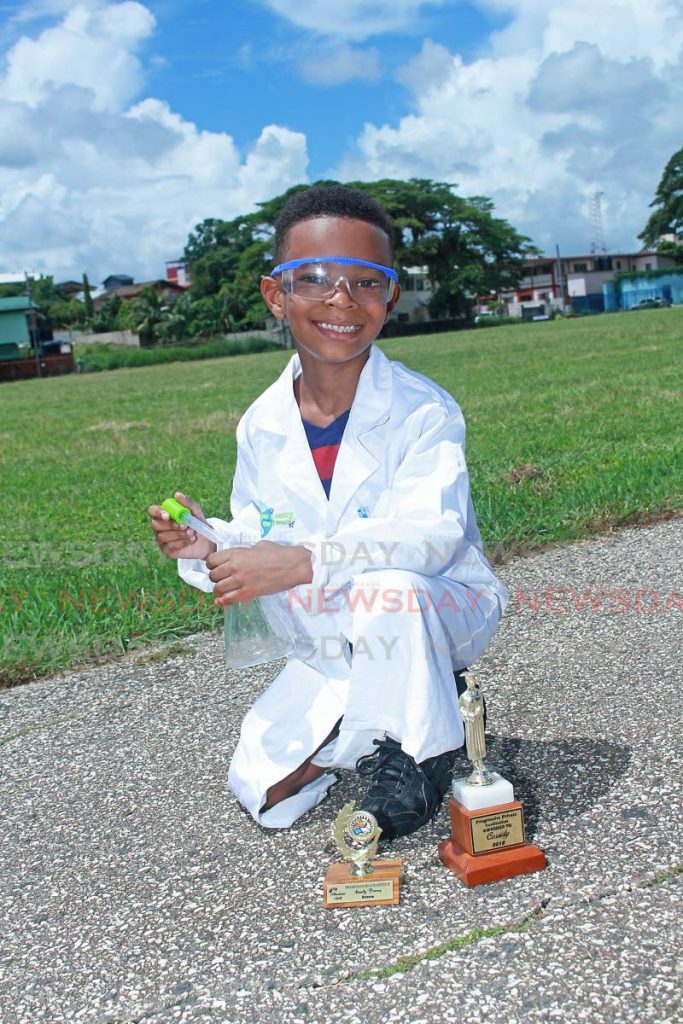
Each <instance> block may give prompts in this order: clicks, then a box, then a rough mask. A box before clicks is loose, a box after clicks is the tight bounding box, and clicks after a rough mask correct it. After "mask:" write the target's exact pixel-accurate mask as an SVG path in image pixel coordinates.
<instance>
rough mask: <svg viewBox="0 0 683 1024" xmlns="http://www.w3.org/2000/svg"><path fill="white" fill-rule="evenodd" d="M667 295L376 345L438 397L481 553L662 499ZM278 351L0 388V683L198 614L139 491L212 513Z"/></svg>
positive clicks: (662, 508) (681, 362) (671, 347)
mask: <svg viewBox="0 0 683 1024" xmlns="http://www.w3.org/2000/svg"><path fill="white" fill-rule="evenodd" d="M682 339H683V309H680V308H673V309H662V310H652V311H647V312H645V311H643V312H638V313H623V314H614V315H611V316H598V317H593V318H586V319H581V320H559V321H553V322H547V323H538V324H528V325H524V326H511V327H498V328H487V329H480V330H476V331H463V332H460V333H457V334H447V335H431V336H427V337H423V338H410V339H402V340H395V341H390V342H386V343H383V348H384V350H385V351H386V352H387V354H388V355H389V356H390V357H392V358H395V359H399V360H401V361H403V362H405V363H407V364H408V365H409V366H410V367H412V368H414V369H416V370H419V371H420V372H422V373H425V374H427V375H428V376H430V377H432V378H434V379H435V380H437V381H438V382H439V383H440V384H442V385H443V386H444V387H445V388H446V389H447V390H449V391H450V392H451V393H452V394H454V395H455V397H456V398H457V400H458V401H459V403H460V405H461V406H462V408H463V410H464V413H465V417H466V420H467V423H468V448H467V456H468V464H469V468H470V474H471V478H472V492H473V497H474V503H475V507H476V510H477V516H478V519H479V525H480V528H481V531H482V535H483V537H484V541H485V544H486V546H487V549H488V551H489V553H490V554H491V555H492V556H493V557H494V559H495V560H499V559H501V558H503V557H505V556H506V555H507V554H510V553H514V552H515V551H520V550H524V549H527V548H529V547H532V546H536V545H542V544H544V543H548V542H551V541H567V540H571V539H573V538H578V537H583V536H586V535H588V534H590V533H592V532H597V531H601V530H605V529H607V528H609V527H611V526H615V525H621V524H626V523H632V522H636V521H639V520H645V519H647V518H649V517H651V516H653V515H658V514H661V513H663V512H666V511H667V510H671V509H680V507H681V504H682V501H681V488H680V484H681V469H682V467H683V458H682V452H681V430H680V426H681V418H680V410H681V397H682V386H681V377H682V366H683V359H682V358H681V356H682V348H683V341H682ZM288 357H289V354H288V353H284V352H276V353H265V354H261V355H249V356H234V357H232V358H228V359H217V360H208V361H205V362H197V363H175V364H172V365H162V366H152V367H145V368H143V369H126V370H115V371H111V372H108V373H99V374H93V375H88V374H85V375H78V376H69V377H62V378H56V379H52V380H42V381H26V382H22V383H17V384H4V385H0V410H1V414H0V415H1V419H0V433H1V434H2V449H1V453H2V454H1V455H0V458H1V460H2V462H1V464H2V483H3V486H2V513H1V515H2V556H3V558H2V573H3V580H2V593H1V597H0V600H1V601H2V605H1V607H0V630H1V634H0V635H1V636H2V642H1V647H0V680H1V683H2V685H5V686H7V685H12V684H14V683H17V682H21V681H25V680H27V679H30V678H35V677H37V676H39V675H42V674H45V673H48V672H50V671H54V670H56V669H59V668H64V667H67V666H73V665H77V664H83V663H86V662H88V661H92V660H93V659H99V658H103V657H111V656H113V655H115V654H116V653H121V652H124V651H127V650H129V649H131V648H135V647H146V646H150V645H153V644H154V643H155V642H159V641H161V640H179V639H180V638H182V637H183V636H184V635H187V634H189V633H192V632H196V631H197V630H199V629H203V628H215V627H217V626H218V625H219V623H220V621H221V620H220V614H221V613H220V612H218V611H217V610H215V609H214V608H213V607H212V605H211V601H210V598H209V597H208V596H207V595H203V594H200V592H199V591H195V590H193V589H191V588H189V587H187V586H186V585H185V584H183V583H181V582H180V581H179V580H178V577H177V575H176V569H175V564H174V563H172V562H171V561H170V560H168V559H164V558H163V557H162V556H161V555H160V554H159V553H158V552H157V550H156V547H155V545H154V542H153V539H152V535H151V531H150V529H149V526H148V520H147V515H146V507H147V505H148V504H150V503H151V502H156V501H159V500H161V499H163V498H164V497H166V496H168V495H170V494H172V493H173V492H174V491H175V490H183V491H185V492H186V493H188V494H191V495H193V496H194V497H195V498H197V499H198V500H199V501H200V502H201V503H202V505H203V507H204V510H205V511H206V513H207V514H208V515H211V514H215V515H223V516H225V515H226V513H227V506H228V497H229V493H230V484H231V478H232V471H233V467H234V458H235V442H234V431H235V426H236V423H237V421H238V418H239V416H240V415H241V414H242V413H243V412H244V410H245V409H246V408H247V406H248V405H249V403H250V402H251V401H252V400H253V399H254V398H255V397H256V396H257V395H258V394H259V393H260V392H261V391H262V390H263V389H264V388H265V387H266V386H267V385H268V384H269V383H270V382H271V381H272V380H273V379H274V378H275V376H276V375H277V374H278V372H279V371H280V370H281V368H282V367H283V366H284V364H285V362H286V360H287V359H288Z"/></svg>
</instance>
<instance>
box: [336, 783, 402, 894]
mask: <svg viewBox="0 0 683 1024" xmlns="http://www.w3.org/2000/svg"><path fill="white" fill-rule="evenodd" d="M381 831H382V830H381V828H379V826H378V824H377V822H376V820H375V818H374V817H373V815H372V814H370V813H369V812H368V811H362V810H360V811H356V810H354V804H353V803H350V804H346V805H345V806H344V807H342V809H341V811H340V812H339V814H338V815H337V818H336V821H335V823H334V833H333V834H334V839H335V842H336V844H337V849H338V850H339V852H340V853H341V854H342V856H345V857H349V858H350V859H349V861H347V862H345V863H343V864H331V865H330V867H329V869H328V872H327V874H326V876H325V881H324V883H323V905H324V906H325V907H327V908H328V909H333V908H336V907H369V906H375V907H378V906H379V907H381V906H391V905H393V904H396V903H398V902H399V899H400V880H401V872H402V869H403V861H400V860H376V861H373V859H372V858H373V857H374V856H375V853H376V852H377V843H378V842H379V837H380V833H381Z"/></svg>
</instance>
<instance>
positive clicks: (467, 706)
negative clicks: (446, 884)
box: [439, 672, 545, 886]
mask: <svg viewBox="0 0 683 1024" xmlns="http://www.w3.org/2000/svg"><path fill="white" fill-rule="evenodd" d="M465 678H466V679H467V690H466V691H465V693H463V695H462V697H461V698H460V710H461V712H462V716H463V719H464V722H465V742H466V744H467V756H468V757H469V759H470V761H471V762H472V767H473V771H472V773H471V774H470V775H468V776H467V778H463V779H456V781H455V782H454V783H453V796H451V798H450V800H449V805H448V809H449V812H450V817H451V838H450V839H444V840H442V842H441V843H439V859H440V860H441V863H442V864H444V865H445V866H446V867H447V868H449V869H450V870H451V871H453V872H454V873H455V874H456V875H457V876H458V878H459V879H460V881H461V882H464V884H465V885H468V886H473V885H481V884H482V883H485V882H497V881H499V880H500V879H503V878H511V877H513V876H514V875H521V874H526V873H527V872H531V871H539V870H540V869H541V868H544V867H545V855H544V854H543V852H542V851H541V850H539V848H538V847H537V846H533V845H532V844H531V843H527V841H526V835H525V831H524V812H523V810H522V805H521V803H520V802H519V800H515V799H514V791H513V788H512V785H511V784H510V783H509V782H508V781H507V779H503V778H502V777H501V776H500V775H498V774H497V773H496V772H492V771H489V769H488V768H487V767H486V765H485V763H484V757H485V755H486V746H485V741H484V725H483V698H482V696H481V693H480V691H479V687H478V685H477V683H476V680H475V678H474V676H473V675H472V673H471V672H468V673H466V674H465Z"/></svg>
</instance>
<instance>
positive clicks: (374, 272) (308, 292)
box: [272, 257, 398, 305]
mask: <svg viewBox="0 0 683 1024" xmlns="http://www.w3.org/2000/svg"><path fill="white" fill-rule="evenodd" d="M272 276H273V277H277V276H279V277H280V279H281V281H282V288H283V290H284V291H285V292H287V293H288V294H289V295H296V296H298V297H299V298H301V299H315V300H318V301H320V300H325V299H330V298H332V296H333V295H334V293H335V292H336V291H337V290H338V289H339V288H340V287H341V286H342V285H343V286H344V287H345V288H346V289H347V291H348V293H349V295H350V296H351V298H352V299H353V300H354V302H358V303H360V304H361V305H366V304H370V303H373V302H382V303H387V302H389V300H390V299H391V296H392V295H393V293H394V288H395V287H396V281H397V279H398V275H397V274H396V271H395V270H392V269H391V268H390V267H383V266H382V265H381V264H379V263H369V262H367V261H366V260H352V259H348V258H346V257H338V258H336V259H324V258H314V257H311V258H310V259H306V260H290V261H289V262H288V263H281V264H280V265H279V266H277V267H275V269H274V270H273V271H272Z"/></svg>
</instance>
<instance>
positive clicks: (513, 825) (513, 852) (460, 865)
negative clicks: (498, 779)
mask: <svg viewBox="0 0 683 1024" xmlns="http://www.w3.org/2000/svg"><path fill="white" fill-rule="evenodd" d="M448 806H449V811H450V816H451V834H452V838H451V839H444V840H442V841H441V843H439V859H440V860H441V863H442V864H444V865H445V866H446V867H447V868H448V869H449V870H450V871H453V872H454V873H455V874H456V875H457V876H458V878H459V879H460V881H461V882H463V883H464V884H465V885H467V886H473V885H482V884H484V883H486V882H498V881H500V880H501V879H503V878H512V877H513V876H514V875H523V874H527V873H528V872H531V871H540V870H541V869H542V868H544V867H545V855H544V853H543V851H542V850H540V849H539V848H538V847H537V846H532V844H531V843H527V842H526V837H525V835H524V815H523V812H522V805H521V804H520V802H519V801H518V800H513V801H511V802H510V803H506V804H497V805H496V806H494V807H482V808H478V809H476V810H469V809H468V808H467V807H465V806H464V805H463V804H462V803H460V801H459V800H456V799H455V797H451V798H450V801H449V805H448Z"/></svg>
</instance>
